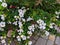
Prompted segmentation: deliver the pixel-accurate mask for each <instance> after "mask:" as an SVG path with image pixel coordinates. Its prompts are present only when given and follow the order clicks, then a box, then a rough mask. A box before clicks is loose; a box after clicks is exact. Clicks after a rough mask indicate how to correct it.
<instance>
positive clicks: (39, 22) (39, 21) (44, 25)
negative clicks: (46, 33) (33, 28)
mask: <svg viewBox="0 0 60 45" xmlns="http://www.w3.org/2000/svg"><path fill="white" fill-rule="evenodd" d="M37 23H38V24H39V29H43V30H44V29H45V28H46V23H45V22H44V21H43V20H41V19H39V20H37Z"/></svg>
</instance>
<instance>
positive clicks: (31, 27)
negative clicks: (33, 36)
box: [28, 24, 35, 32]
mask: <svg viewBox="0 0 60 45" xmlns="http://www.w3.org/2000/svg"><path fill="white" fill-rule="evenodd" d="M28 29H29V30H30V31H33V32H34V29H35V28H34V24H32V25H31V26H29V27H28Z"/></svg>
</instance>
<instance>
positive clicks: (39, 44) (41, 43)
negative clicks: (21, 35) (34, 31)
mask: <svg viewBox="0 0 60 45" xmlns="http://www.w3.org/2000/svg"><path fill="white" fill-rule="evenodd" d="M45 44H46V40H45V39H42V38H39V40H38V41H37V42H36V45H45Z"/></svg>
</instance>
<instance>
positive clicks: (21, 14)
mask: <svg viewBox="0 0 60 45" xmlns="http://www.w3.org/2000/svg"><path fill="white" fill-rule="evenodd" d="M18 12H19V16H20V17H21V18H22V17H24V14H25V12H26V9H23V10H22V9H19V10H18Z"/></svg>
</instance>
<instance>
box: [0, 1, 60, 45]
mask: <svg viewBox="0 0 60 45" xmlns="http://www.w3.org/2000/svg"><path fill="white" fill-rule="evenodd" d="M38 2H39V3H38ZM38 2H36V1H35V0H32V1H30V0H27V1H26V0H24V1H22V0H13V1H12V0H0V39H1V43H2V44H6V41H5V39H6V38H10V40H8V43H10V41H11V40H14V39H15V40H17V41H18V42H21V43H20V44H19V45H32V41H31V40H30V38H31V36H32V35H34V33H35V32H36V31H37V32H39V31H42V32H44V34H45V35H46V36H48V35H49V34H50V33H51V34H55V35H60V33H59V31H57V29H56V28H55V26H60V21H59V20H60V4H59V3H57V2H56V1H54V0H52V1H50V0H43V1H38Z"/></svg>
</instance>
